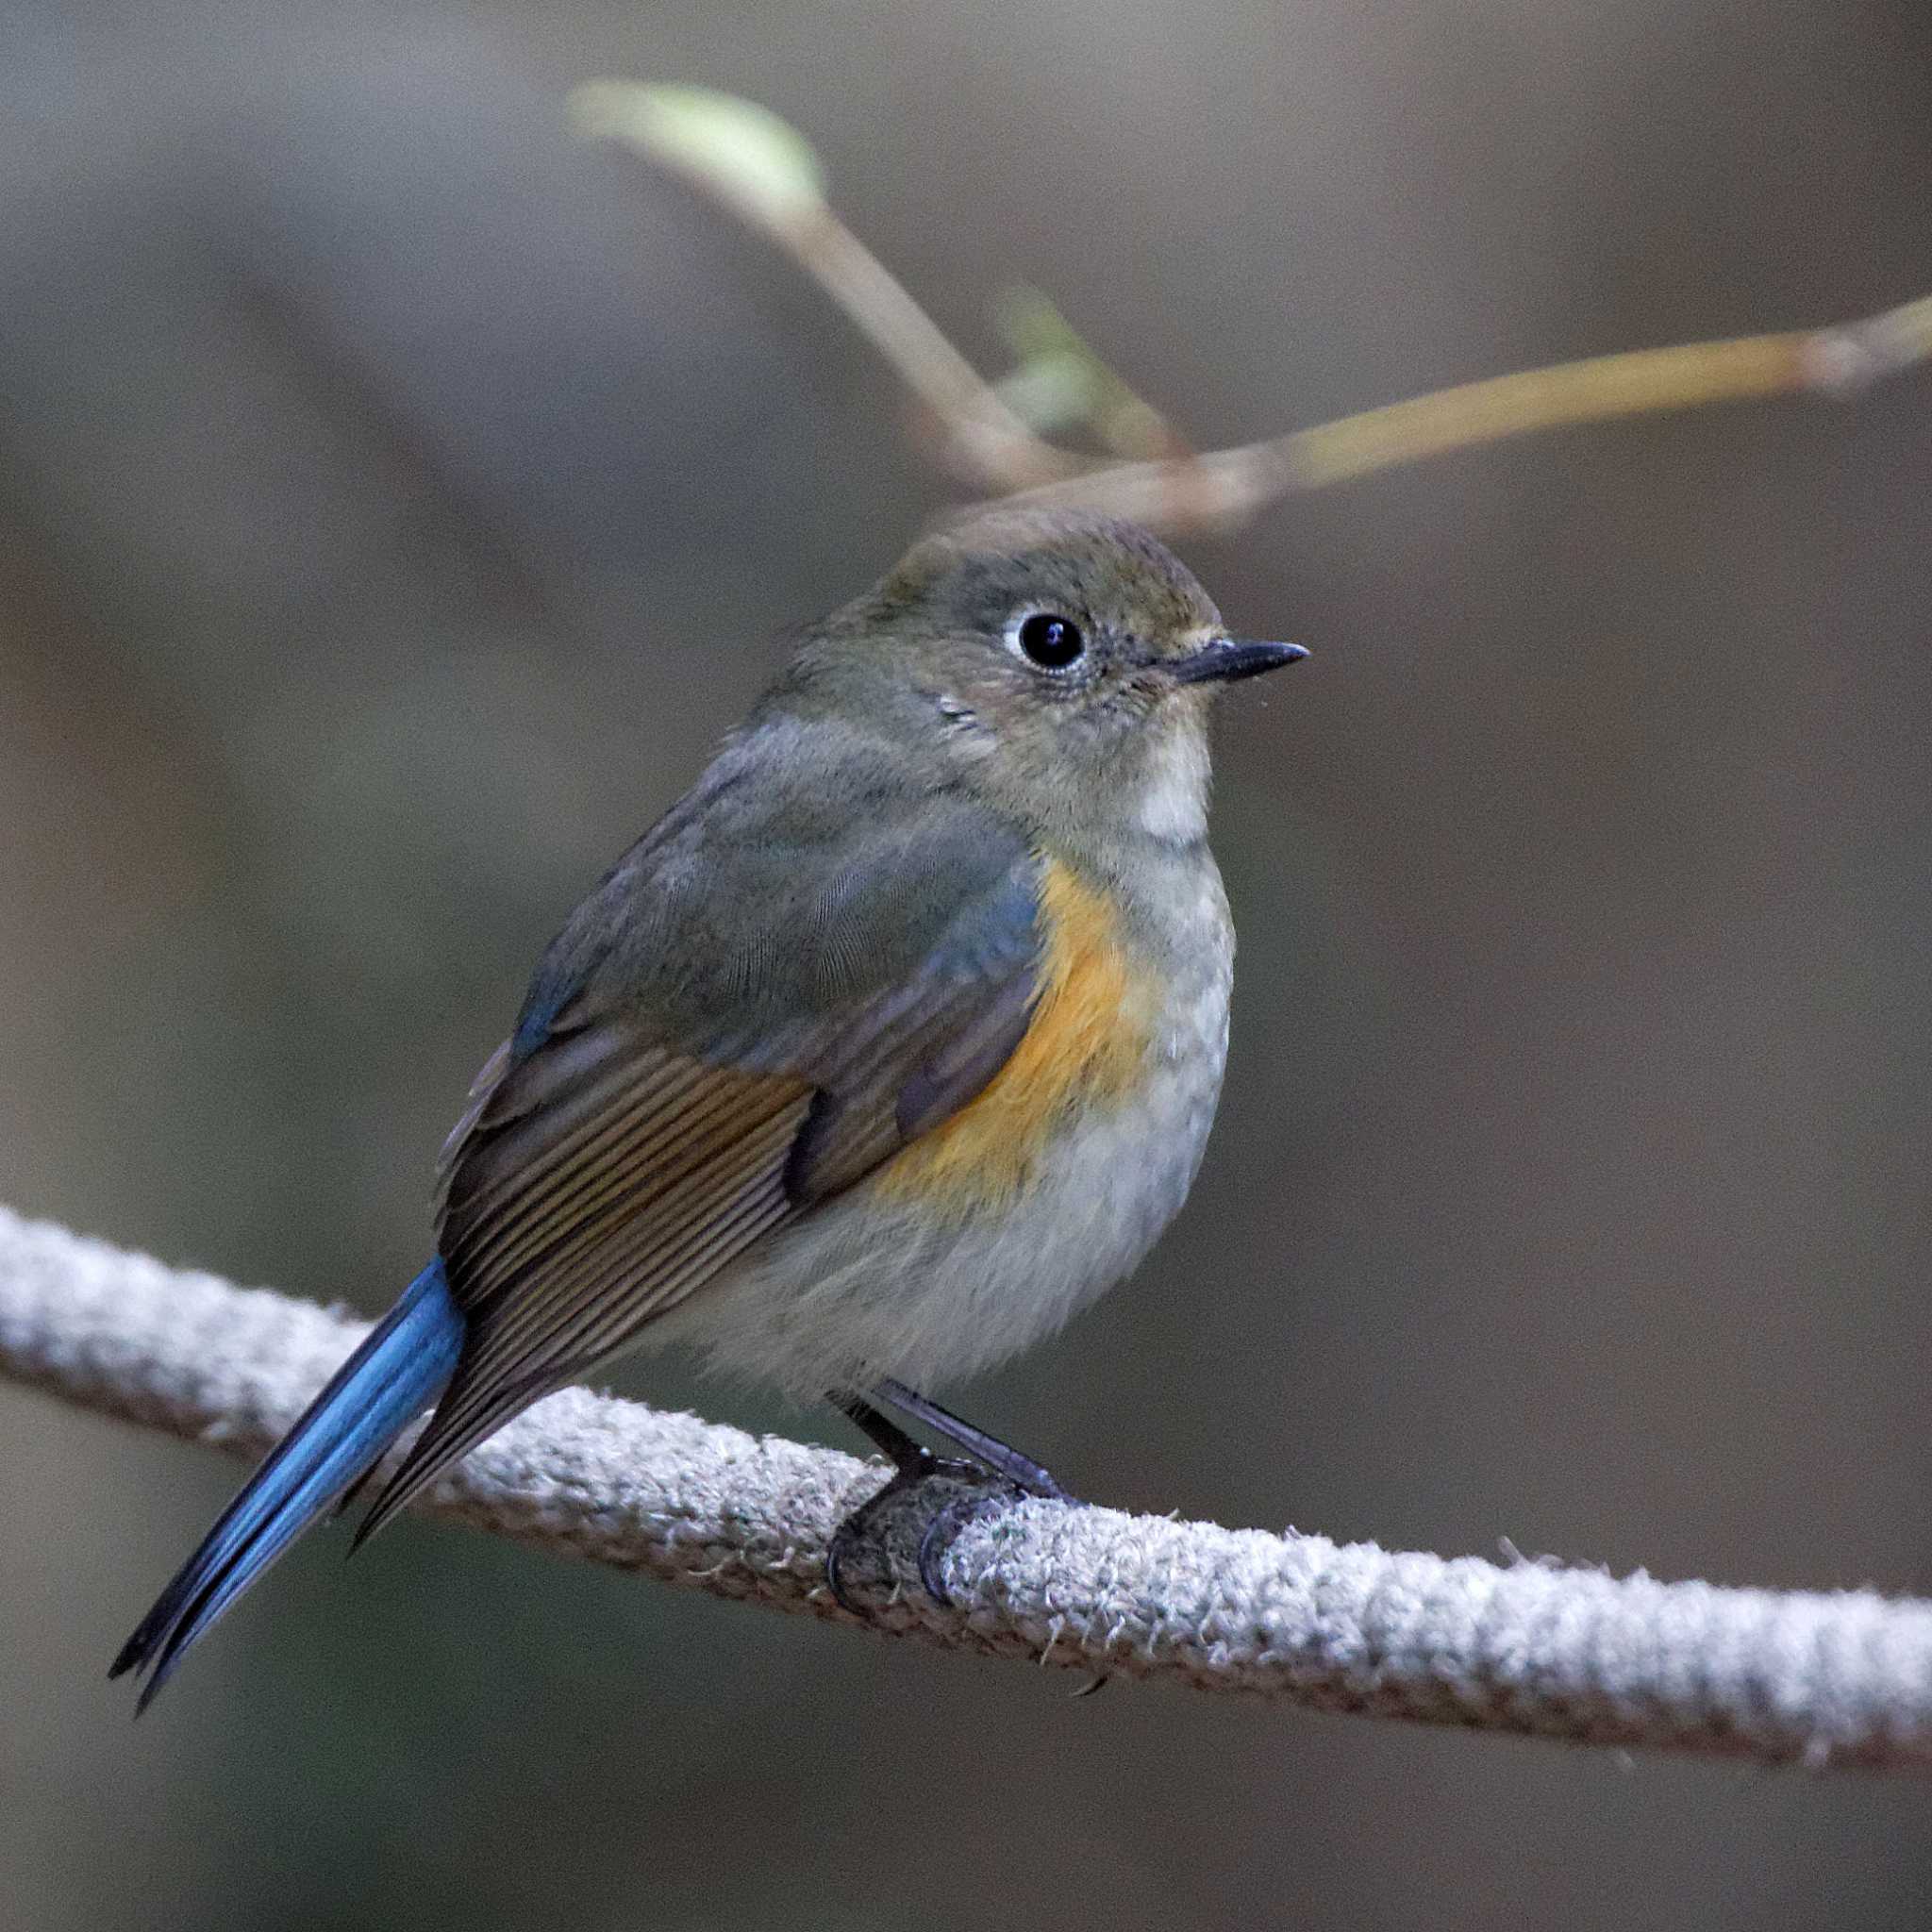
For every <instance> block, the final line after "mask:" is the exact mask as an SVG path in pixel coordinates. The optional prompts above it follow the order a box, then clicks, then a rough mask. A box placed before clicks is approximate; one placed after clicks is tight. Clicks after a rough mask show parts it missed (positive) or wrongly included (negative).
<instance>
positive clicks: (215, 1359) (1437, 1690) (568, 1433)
mask: <svg viewBox="0 0 1932 1932" xmlns="http://www.w3.org/2000/svg"><path fill="white" fill-rule="evenodd" d="M363 1332H364V1331H363V1325H362V1324H360V1323H358V1322H356V1321H354V1320H352V1319H350V1318H349V1317H347V1316H345V1315H343V1314H341V1313H339V1312H332V1311H330V1310H327V1309H324V1308H320V1307H315V1306H314V1305H312V1304H310V1303H306V1302H298V1301H292V1300H290V1299H289V1298H287V1297H286V1296H282V1295H278V1294H275V1293H273V1292H270V1291H264V1290H247V1289H241V1288H237V1287H235V1286H233V1285H232V1284H230V1283H228V1282H225V1281H222V1280H219V1279H217V1278H216V1277H215V1276H213V1275H210V1274H195V1273H187V1272H181V1271H177V1270H175V1269H172V1268H168V1267H166V1266H164V1265H163V1264H161V1263H160V1262H158V1261H155V1260H152V1259H150V1258H148V1257H145V1256H141V1255H134V1254H128V1253H126V1252H125V1251H123V1250H121V1249H118V1248H114V1247H110V1246H108V1245H107V1244H106V1243H104V1242H101V1241H92V1240H87V1239H84V1238H82V1237H80V1236H77V1235H75V1234H72V1233H69V1232H68V1231H66V1230H65V1229H62V1228H59V1227H55V1226H51V1225H49V1224H43V1223H33V1222H28V1221H25V1220H23V1219H21V1218H20V1217H18V1216H16V1215H14V1214H12V1213H10V1212H8V1210H7V1209H5V1208H0V1372H4V1373H5V1374H8V1375H9V1376H11V1377H13V1378H14V1379H16V1380H18V1381H20V1382H23V1383H26V1384H29V1385H32V1386H35V1387H38V1388H41V1389H43V1390H46V1391H51V1392H52V1393H54V1394H56V1395H58V1396H59V1397H61V1398H63V1399H65V1400H67V1401H69V1402H73V1403H76V1404H79V1405H80V1406H82V1407H88V1408H92V1409H97V1410H99V1411H101V1412H103V1413H105V1414H108V1415H114V1416H119V1417H122V1418H124V1419H125V1420H127V1421H130V1422H135V1423H140V1424H145V1425H146V1426H148V1427H151V1428H158V1429H162V1430H165V1431H167V1432H168V1433H169V1434H171V1435H175V1436H181V1437H186V1438H190V1439H194V1440H200V1441H210V1442H215V1443H218V1444H219V1445H221V1446H222V1447H224V1448H225V1449H226V1450H228V1451H229V1452H230V1453H231V1454H234V1455H237V1456H246V1457H258V1456H259V1455H261V1454H262V1453H263V1452H264V1451H265V1450H266V1449H267V1448H268V1447H269V1446H270V1445H271V1443H273V1442H274V1441H275V1439H276V1438H277V1437H279V1436H280V1434H281V1433H282V1431H283V1430H284V1429H286V1428H287V1427H288V1425H289V1424H291V1422H293V1421H294V1419H295V1417H296V1416H297V1415H298V1414H299V1413H300V1412H301V1410H302V1408H303V1407H304V1406H305V1405H306V1404H307V1403H308V1400H309V1398H310V1397H311V1396H312V1395H313V1394H314V1393H315V1391H317V1390H318V1389H319V1388H320V1387H321V1386H322V1384H323V1382H324V1381H325V1379H326V1378H327V1376H328V1374H330V1373H331V1372H332V1371H333V1370H334V1369H335V1367H336V1366H337V1365H338V1364H339V1363H340V1361H341V1358H342V1357H343V1356H344V1355H345V1354H346V1353H347V1352H348V1350H349V1349H350V1348H351V1347H352V1346H353V1345H354V1343H355V1341H357V1340H358V1337H359V1336H360V1335H361V1334H362V1333H363ZM881 1474H882V1472H881V1467H880V1465H877V1464H866V1463H861V1462H858V1461H857V1460H855V1459H854V1458H853V1457H849V1456H843V1455H841V1454H839V1453H838V1452H837V1451H835V1450H830V1449H822V1448H813V1447H808V1446H807V1445H805V1444H802V1443H797V1442H790V1441H783V1440H781V1439H779V1438H776V1437H766V1438H764V1439H763V1440H761V1441H760V1440H757V1439H754V1438H753V1437H751V1436H748V1435H745V1434H743V1433H742V1432H741V1431H739V1430H737V1429H732V1428H727V1427H723V1426H720V1425H719V1424H713V1423H707V1422H704V1421H701V1420H700V1419H699V1418H697V1417H695V1416H691V1415H670V1414H663V1413H660V1412H658V1411H657V1410H654V1409H649V1408H646V1407H641V1405H638V1404H636V1403H630V1402H621V1401H618V1400H615V1399H614V1398H611V1397H608V1396H602V1395H596V1394H592V1393H591V1392H590V1391H585V1390H576V1389H573V1390H566V1391H562V1392H561V1393H559V1394H557V1395H553V1396H551V1397H550V1398H549V1399H548V1400H546V1401H544V1402H542V1403H540V1404H539V1405H538V1406H537V1407H535V1408H533V1409H530V1410H528V1411H527V1412H526V1413H525V1414H524V1415H523V1416H521V1417H519V1418H518V1419H517V1420H516V1421H515V1422H513V1423H511V1424H509V1425H508V1427H507V1428H505V1429H504V1430H502V1431H501V1432H500V1433H499V1434H498V1435H496V1436H495V1437H493V1438H492V1439H491V1441H488V1442H487V1443H485V1444H483V1445H482V1446H481V1447H480V1448H478V1449H476V1450H475V1451H474V1452H473V1453H472V1454H471V1455H470V1456H469V1457H467V1458H466V1459H465V1460H464V1461H463V1462H461V1463H460V1464H459V1465H458V1467H457V1468H456V1469H454V1470H453V1471H451V1472H450V1473H449V1474H447V1475H445V1476H444V1478H443V1479H442V1480H441V1482H439V1483H438V1484H437V1485H436V1486H435V1487H434V1489H432V1490H431V1491H430V1492H429V1493H428V1495H427V1496H426V1497H425V1498H424V1500H423V1502H422V1504H421V1506H420V1507H423V1508H424V1509H425V1510H426V1511H427V1512H428V1513H430V1514H433V1515H438V1516H444V1517H454V1518H456V1519H458V1520H459V1521H461V1522H464V1523H468V1524H474V1525H475V1526H476V1527H478V1528H481V1529H488V1530H492V1531H494V1532H496V1533H497V1534H499V1535H505V1536H509V1537H513V1538H515V1539H516V1540H517V1541H520V1542H525V1543H529V1544H533V1545H536V1546H540V1547H542V1548H545V1549H551V1550H557V1551H560V1552H568V1553H570V1554H572V1555H575V1556H578V1557H589V1558H591V1560H592V1561H595V1562H600V1563H608V1564H612V1565H615V1566H616V1567H618V1568H620V1569H625V1570H634V1571H639V1572H641V1573H642V1574H646V1575H649V1576H655V1577H658V1578H660V1579H662V1580H664V1581H666V1582H674V1583H680V1584H686V1585H694V1586H696V1587H698V1588H701V1589H704V1590H708V1591H712V1592H713V1593H714V1594H716V1595H719V1596H726V1597H736V1598H742V1599H747V1600H750V1601H754V1602H758V1603H762V1604H769V1605H771V1606H773V1607H776V1608H779V1609H786V1610H804V1611H808V1612H810V1613H811V1614H813V1615H817V1616H821V1617H826V1618H830V1619H833V1620H836V1621H841V1622H849V1621H852V1620H851V1619H850V1618H849V1617H848V1615H847V1613H846V1612H844V1611H843V1610H841V1608H839V1607H838V1606H837V1605H836V1604H835V1603H834V1602H833V1601H832V1599H831V1596H830V1594H829V1592H828V1591H826V1590H825V1588H824V1556H825V1550H826V1547H827V1544H828V1542H829V1541H830V1539H831V1537H832V1534H833V1532H834V1530H835V1529H836V1528H837V1527H838V1525H839V1524H840V1523H841V1521H842V1520H843V1519H844V1518H845V1517H846V1515H848V1514H849V1513H850V1512H851V1511H852V1510H853V1509H854V1508H856V1507H858V1505H859V1504H860V1503H862V1502H864V1501H865V1500H866V1499H867V1498H868V1497H869V1496H870V1495H872V1494H873V1492H874V1491H876V1490H877V1489H878V1487H879V1484H880V1481H881ZM937 1507H939V1504H938V1503H935V1502H931V1501H924V1500H922V1492H921V1491H912V1492H910V1493H909V1494H908V1497H907V1498H906V1501H905V1503H904V1505H903V1506H902V1512H903V1511H904V1510H909V1511H911V1512H913V1518H912V1520H911V1521H910V1523H909V1524H907V1523H905V1522H902V1523H901V1524H899V1525H898V1527H897V1529H896V1531H895V1530H894V1528H893V1526H892V1524H891V1523H890V1522H888V1523H886V1524H883V1525H882V1530H881V1537H880V1541H879V1552H880V1554H879V1560H878V1563H877V1564H876V1565H874V1567H873V1568H872V1569H871V1571H870V1572H869V1573H864V1574H858V1573H853V1572H851V1571H848V1583H849V1584H850V1585H852V1586H855V1587H853V1588H852V1594H853V1595H854V1596H855V1598H856V1599H857V1600H858V1602H860V1603H861V1604H862V1605H863V1606H864V1607H865V1608H866V1609H867V1611H868V1615H867V1617H866V1619H865V1621H866V1622H867V1623H868V1624H869V1625H870V1626H871V1627H872V1628H874V1629H875V1630H881V1631H885V1632H887V1633H890V1634H892V1635H898V1636H918V1637H921V1638H923V1639H924V1640H926V1641H934V1642H938V1643H941V1644H943V1645H946V1646H949V1647H951V1648H954V1649H964V1650H973V1651H979V1652H983V1653H985V1654H988V1655H991V1656H998V1657H1028V1658H1033V1659H1036V1660H1041V1661H1046V1662H1052V1663H1056V1664H1062V1665H1067V1666H1072V1667H1076V1668H1079V1669H1082V1670H1085V1671H1089V1672H1105V1673H1107V1674H1110V1675H1115V1676H1145V1677H1171V1678H1178V1679H1179V1680H1181V1681H1182V1682H1184V1683H1187V1684H1190V1685H1192V1686H1193V1687H1195V1688H1196V1689H1198V1690H1203V1691H1245V1692H1248V1693H1251V1694H1255V1695H1260V1696H1270V1697H1277V1698H1281V1699H1284V1700H1286V1701H1288V1702H1290V1703H1293V1704H1300V1705H1307V1706H1314V1707H1321V1708H1324V1709H1329V1710H1347V1711H1361V1712H1369V1713H1373V1714H1376V1715H1379V1716H1385V1717H1400V1718H1409V1719H1415V1720H1421V1721H1424V1722H1427V1723H1436V1724H1463V1725H1469V1726H1473V1727H1476V1728H1481V1729H1489V1730H1502V1731H1515V1732H1532V1733H1537V1734H1540V1735H1542V1736H1546V1737H1555V1738H1565V1739H1569V1740H1573V1741H1575V1742H1581V1743H1594V1744H1608V1745H1618V1746H1654V1747H1660V1748H1665V1749H1672V1750H1681V1751H1701V1752H1711V1753H1723V1754H1726V1755H1730V1756H1739V1757H1749V1758H1754V1759H1757V1760H1758V1761H1761V1762H1769V1763H1793V1762H1795V1763H1802V1764H1805V1765H1808V1766H1811V1767H1814V1768H1819V1769H1823V1768H1825V1767H1829V1766H1851V1765H1857V1766H1865V1767H1869V1768H1874V1769H1882V1770H1891V1771H1906V1770H1912V1771H1921V1772H1923V1771H1925V1770H1927V1769H1932V1603H1923V1602H1914V1601H1897V1600H1890V1599H1887V1598H1884V1597H1881V1596H1878V1595H1876V1594H1874V1593H1873V1592H1871V1591H1841V1592H1831V1593H1820V1592H1808V1591H1807V1592H1800V1591H1793V1592H1774V1591H1760V1590H1735V1589H1727V1588H1719V1587H1716V1586H1713V1585H1710V1584H1706V1583H1694V1582H1693V1583H1659V1582H1657V1581H1655V1580H1654V1579H1652V1578H1651V1577H1649V1576H1646V1575H1643V1574H1637V1575H1634V1576H1628V1577H1623V1578H1612V1577H1609V1576H1607V1575H1604V1574H1600V1573H1598V1572H1595V1571H1591V1570H1584V1569H1571V1568H1564V1567H1561V1566H1558V1565H1556V1564H1552V1563H1547V1562H1527V1561H1524V1562H1517V1563H1513V1564H1509V1565H1507V1566H1505V1565H1498V1564H1494V1563H1489V1562H1485V1561H1481V1560H1479V1559H1477V1558H1474V1557H1458V1558H1455V1559H1444V1558H1442V1557H1432V1556H1424V1555H1413V1554H1400V1553H1394V1552H1391V1551H1386V1550H1382V1549H1379V1548H1377V1547H1376V1546H1375V1545H1374V1544H1372V1543H1353V1544H1338V1543H1334V1542H1331V1541H1328V1540H1327V1539H1326V1538H1324V1537H1319V1536H1303V1535H1298V1534H1295V1533H1292V1532H1290V1533H1288V1534H1286V1535H1281V1536H1276V1535H1273V1534H1270V1533H1268V1532H1265V1531H1261V1530H1231V1529H1223V1528H1221V1527H1219V1526H1218V1525H1216V1524H1208V1523H1178V1522H1174V1521H1173V1520H1172V1519H1170V1518H1166V1517H1145V1516H1129V1515H1125V1514H1123V1513H1122V1512H1120V1511H1118V1510H1112V1509H1104V1508H1097V1507H1082V1506H1078V1505H1070V1504H1064V1503H1056V1502H1045V1501H1027V1502H1022V1503H1017V1504H1005V1505H1000V1506H998V1507H988V1508H985V1509H982V1510H981V1511H980V1512H979V1513H978V1514H976V1515H969V1516H967V1517H966V1519H965V1520H964V1521H963V1522H961V1523H960V1524H959V1525H958V1528H957V1530H954V1531H953V1532H952V1534H951V1540H950V1541H949V1543H948V1544H947V1546H946V1548H945V1552H944V1556H943V1558H942V1560H941V1570H940V1574H941V1578H942V1579H943V1582H944V1585H945V1588H946V1590H947V1592H948V1594H949V1595H950V1597H951V1599H952V1601H951V1604H950V1605H941V1604H939V1603H936V1602H934V1601H933V1600H932V1599H931V1598H929V1597H927V1596H926V1595H925V1593H924V1591H923V1590H922V1589H921V1588H920V1586H919V1583H918V1581H917V1570H916V1567H915V1566H914V1565H913V1564H912V1562H911V1561H910V1559H909V1557H908V1551H909V1550H916V1548H917V1545H918V1541H919V1535H920V1533H921V1532H922V1530H923V1528H924V1523H925V1522H928V1521H930V1520H931V1516H932V1512H933V1510H934V1509H936V1508H937ZM922 1510H923V1511H924V1516H923V1517H922V1516H921V1515H920V1513H919V1512H921V1511H922ZM949 1527H950V1524H949ZM862 1568H863V1566H861V1569H862ZM136 1607H138V1606H135V1605H133V1604H132V1603H131V1602H130V1614H131V1612H132V1610H133V1609H134V1608H136Z"/></svg>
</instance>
